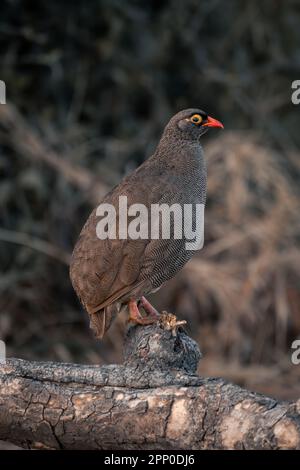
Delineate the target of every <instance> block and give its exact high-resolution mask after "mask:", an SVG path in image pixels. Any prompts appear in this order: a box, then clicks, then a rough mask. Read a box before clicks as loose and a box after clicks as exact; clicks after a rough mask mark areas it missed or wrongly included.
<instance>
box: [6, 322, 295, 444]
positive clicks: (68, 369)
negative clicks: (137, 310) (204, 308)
mask: <svg viewBox="0 0 300 470" xmlns="http://www.w3.org/2000/svg"><path fill="white" fill-rule="evenodd" d="M174 333H175V330H174ZM200 357H201V354H200V351H199V349H198V347H197V345H196V343H195V342H194V341H193V340H192V339H191V338H189V337H188V336H187V335H186V334H185V332H184V331H183V330H180V329H179V331H177V332H176V333H175V334H174V335H173V334H172V331H171V329H170V328H169V327H168V325H166V324H165V325H162V324H157V325H151V326H147V327H134V328H131V329H130V330H129V332H128V333H127V337H126V341H125V362H124V364H122V365H109V366H102V367H98V366H85V365H77V364H59V363H50V362H47V363H43V362H28V361H23V360H20V359H9V360H7V363H6V364H3V365H1V367H0V384H1V390H0V439H3V440H7V441H10V442H12V443H14V444H18V445H21V446H22V447H25V448H40V449H41V448H42V449H43V448H50V449H127V450H128V449H233V448H238V449H240V448H242V449H244V448H246V449H256V448H257V449H299V448H300V400H298V401H297V402H295V403H287V402H277V401H276V400H274V399H271V398H268V397H265V396H262V395H259V394H257V393H252V392H249V391H247V390H243V389H241V388H240V387H238V386H236V385H232V384H230V383H227V382H225V381H224V380H222V379H215V378H206V379H203V378H201V377H198V376H197V375H196V368H197V362H198V360H199V359H200Z"/></svg>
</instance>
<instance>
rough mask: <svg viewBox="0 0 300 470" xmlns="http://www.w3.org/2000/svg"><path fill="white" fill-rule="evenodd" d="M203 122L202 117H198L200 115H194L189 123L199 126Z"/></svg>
mask: <svg viewBox="0 0 300 470" xmlns="http://www.w3.org/2000/svg"><path fill="white" fill-rule="evenodd" d="M202 121H203V119H202V117H201V116H200V114H194V115H193V116H192V117H191V122H192V123H193V124H201V122H202Z"/></svg>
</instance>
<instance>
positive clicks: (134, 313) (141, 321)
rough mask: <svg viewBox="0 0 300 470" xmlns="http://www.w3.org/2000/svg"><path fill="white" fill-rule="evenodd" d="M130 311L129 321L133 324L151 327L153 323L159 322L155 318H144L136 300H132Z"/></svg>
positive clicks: (129, 304)
mask: <svg viewBox="0 0 300 470" xmlns="http://www.w3.org/2000/svg"><path fill="white" fill-rule="evenodd" d="M128 309H129V317H128V321H130V322H132V323H136V324H138V325H151V324H152V323H155V322H157V318H154V317H153V316H152V317H151V318H149V317H146V318H143V317H142V315H141V313H140V311H139V309H138V306H137V303H136V300H130V301H129V302H128Z"/></svg>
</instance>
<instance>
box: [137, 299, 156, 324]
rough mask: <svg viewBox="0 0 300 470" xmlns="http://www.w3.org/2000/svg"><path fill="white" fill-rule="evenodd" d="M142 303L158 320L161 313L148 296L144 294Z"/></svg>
mask: <svg viewBox="0 0 300 470" xmlns="http://www.w3.org/2000/svg"><path fill="white" fill-rule="evenodd" d="M140 305H141V306H142V307H143V309H144V310H145V312H146V313H147V314H148V315H149V316H150V317H153V318H155V320H156V321H157V320H159V319H160V313H159V312H158V311H157V310H156V309H155V308H154V307H153V305H151V304H150V302H149V301H148V300H147V299H146V297H144V296H143V297H142V298H141V300H140Z"/></svg>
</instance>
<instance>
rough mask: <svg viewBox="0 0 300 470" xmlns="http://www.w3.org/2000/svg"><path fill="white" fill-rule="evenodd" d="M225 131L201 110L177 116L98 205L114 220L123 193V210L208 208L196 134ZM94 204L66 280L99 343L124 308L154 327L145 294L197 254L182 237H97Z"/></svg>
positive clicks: (153, 311) (140, 322)
mask: <svg viewBox="0 0 300 470" xmlns="http://www.w3.org/2000/svg"><path fill="white" fill-rule="evenodd" d="M223 127H224V126H223V124H222V123H221V122H220V121H218V120H217V119H214V118H212V117H211V116H209V115H208V114H207V113H206V112H205V111H203V110H201V109H199V108H189V109H185V110H182V111H179V112H178V113H177V114H175V115H174V116H173V117H172V118H171V119H170V120H169V122H168V123H167V125H166V127H165V129H164V131H163V133H162V136H161V138H160V140H159V143H158V145H157V148H156V150H155V151H154V153H153V154H152V156H150V157H149V158H148V159H146V160H145V161H144V162H143V163H142V164H141V165H140V166H139V167H138V168H136V169H135V170H134V171H133V172H132V173H131V174H129V175H127V176H125V177H124V178H123V180H122V181H121V182H120V183H119V184H118V185H117V186H115V187H114V188H113V189H112V190H111V191H110V192H109V193H108V194H107V195H106V196H105V197H104V199H103V200H102V201H101V204H105V207H106V205H107V204H109V205H110V207H113V208H114V210H115V214H116V216H117V217H119V218H120V208H119V201H120V196H123V197H124V196H126V198H127V203H128V206H130V205H133V204H143V205H144V206H145V207H146V208H150V207H151V205H153V204H168V205H169V206H171V205H172V204H180V205H181V206H182V205H183V204H202V205H205V202H206V185H207V171H206V164H205V159H204V154H203V149H202V146H201V143H200V137H201V136H202V135H204V134H205V133H206V132H207V131H208V130H209V129H210V128H223ZM97 207H98V206H97ZM97 207H96V208H95V209H94V210H93V211H92V213H91V214H90V216H89V218H88V219H87V221H86V223H85V225H84V226H83V228H82V231H81V233H80V235H79V238H78V240H77V242H76V244H75V247H74V250H73V253H72V256H71V263H70V278H71V283H72V285H73V288H74V290H75V292H76V293H77V295H78V297H79V300H80V302H81V303H82V305H83V307H84V308H85V310H86V311H87V313H88V315H89V318H90V327H91V328H92V330H93V331H94V334H95V336H96V338H99V339H101V338H103V336H104V334H105V333H106V332H107V330H108V329H109V327H110V326H111V324H112V321H113V320H114V319H115V317H116V316H117V314H118V313H119V312H121V311H123V310H124V309H128V311H129V317H128V321H129V322H132V323H134V324H137V325H149V324H151V323H154V322H157V321H158V318H159V313H158V311H157V310H156V309H155V308H154V307H153V306H152V305H151V304H150V302H149V301H148V300H147V299H146V297H145V296H147V295H148V294H150V293H152V292H155V291H157V290H158V289H159V288H161V286H162V285H163V284H164V283H165V282H166V281H168V280H169V279H171V278H172V277H173V276H175V274H177V273H178V272H179V271H180V270H181V269H182V268H183V266H184V265H185V264H186V263H187V262H188V261H189V259H190V258H191V257H192V256H193V255H194V253H195V251H194V250H187V249H186V243H185V242H186V239H185V238H184V236H183V237H181V239H178V238H175V237H174V236H173V237H170V238H169V239H168V238H162V237H158V238H151V237H150V236H149V237H148V238H136V239H132V238H130V237H128V236H127V237H122V238H121V237H120V236H119V237H118V236H117V237H115V238H113V237H107V238H103V237H102V238H99V236H98V235H97V224H98V222H99V217H98V215H97V214H98V212H97ZM194 226H195V224H194V220H193V227H194ZM141 310H142V312H143V314H142V312H141Z"/></svg>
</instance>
